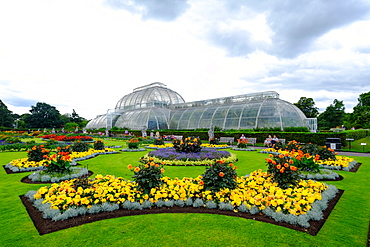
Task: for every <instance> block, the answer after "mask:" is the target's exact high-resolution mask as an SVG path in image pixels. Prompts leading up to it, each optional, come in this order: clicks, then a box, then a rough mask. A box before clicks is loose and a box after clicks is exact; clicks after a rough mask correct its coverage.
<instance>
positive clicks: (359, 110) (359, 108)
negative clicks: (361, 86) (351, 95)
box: [349, 92, 370, 128]
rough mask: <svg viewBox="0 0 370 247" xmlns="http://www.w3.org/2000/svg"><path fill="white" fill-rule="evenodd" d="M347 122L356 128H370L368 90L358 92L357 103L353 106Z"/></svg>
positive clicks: (369, 93) (369, 97) (369, 98)
mask: <svg viewBox="0 0 370 247" xmlns="http://www.w3.org/2000/svg"><path fill="white" fill-rule="evenodd" d="M349 122H350V124H351V125H352V126H353V127H356V128H370V92H367V93H363V94H360V97H359V98H358V104H357V105H356V106H355V107H353V113H352V114H351V115H350V117H349Z"/></svg>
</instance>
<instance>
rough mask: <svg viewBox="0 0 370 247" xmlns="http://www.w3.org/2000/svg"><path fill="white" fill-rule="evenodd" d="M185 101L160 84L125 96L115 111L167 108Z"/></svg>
mask: <svg viewBox="0 0 370 247" xmlns="http://www.w3.org/2000/svg"><path fill="white" fill-rule="evenodd" d="M184 102H185V101H184V99H183V98H182V97H181V95H179V94H178V93H176V92H175V91H172V90H171V89H168V88H166V85H165V84H163V83H160V82H154V83H152V84H149V85H146V86H143V87H138V88H135V89H134V91H133V92H132V93H130V94H128V95H125V96H123V97H122V98H121V99H120V100H119V101H118V102H117V104H116V107H115V110H116V111H122V110H132V109H140V108H149V107H158V108H165V107H168V106H169V105H172V104H179V103H184Z"/></svg>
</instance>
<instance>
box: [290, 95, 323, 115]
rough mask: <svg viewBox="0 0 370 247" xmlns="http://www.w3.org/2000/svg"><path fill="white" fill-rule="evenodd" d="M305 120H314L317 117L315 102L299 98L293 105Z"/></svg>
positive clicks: (310, 99)
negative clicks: (299, 110) (304, 116)
mask: <svg viewBox="0 0 370 247" xmlns="http://www.w3.org/2000/svg"><path fill="white" fill-rule="evenodd" d="M294 105H295V106H297V107H298V108H299V109H301V111H302V112H303V113H304V115H306V117H307V118H316V117H317V116H318V115H319V110H318V108H317V107H315V102H314V101H313V99H312V98H306V97H301V98H300V99H299V101H298V102H297V103H294Z"/></svg>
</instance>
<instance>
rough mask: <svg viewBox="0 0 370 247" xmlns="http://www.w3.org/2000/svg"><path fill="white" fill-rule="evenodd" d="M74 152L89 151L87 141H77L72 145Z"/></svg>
mask: <svg viewBox="0 0 370 247" xmlns="http://www.w3.org/2000/svg"><path fill="white" fill-rule="evenodd" d="M72 151H73V152H87V151H89V144H87V143H86V142H81V141H77V142H74V143H73V145H72Z"/></svg>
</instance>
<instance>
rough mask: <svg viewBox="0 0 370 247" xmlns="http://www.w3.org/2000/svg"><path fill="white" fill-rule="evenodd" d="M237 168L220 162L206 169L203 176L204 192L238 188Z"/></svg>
mask: <svg viewBox="0 0 370 247" xmlns="http://www.w3.org/2000/svg"><path fill="white" fill-rule="evenodd" d="M235 170H236V166H234V165H233V164H226V163H224V162H223V161H220V160H218V161H217V162H216V163H215V164H214V165H212V166H210V167H209V168H207V169H206V171H205V172H204V174H203V175H202V177H203V178H202V181H203V183H204V190H211V191H212V192H217V191H220V190H221V189H223V188H228V189H231V190H232V189H235V188H236V185H237V183H236V177H237V174H236V171H235Z"/></svg>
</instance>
